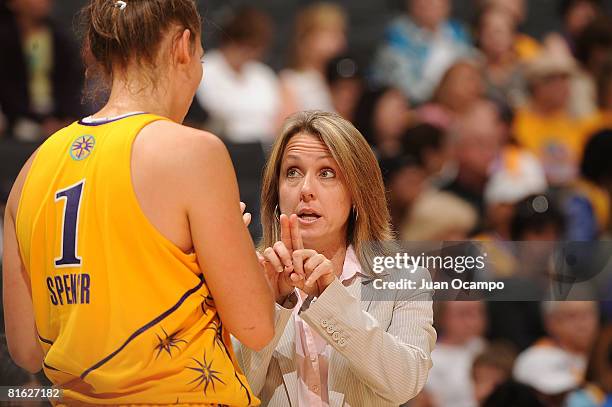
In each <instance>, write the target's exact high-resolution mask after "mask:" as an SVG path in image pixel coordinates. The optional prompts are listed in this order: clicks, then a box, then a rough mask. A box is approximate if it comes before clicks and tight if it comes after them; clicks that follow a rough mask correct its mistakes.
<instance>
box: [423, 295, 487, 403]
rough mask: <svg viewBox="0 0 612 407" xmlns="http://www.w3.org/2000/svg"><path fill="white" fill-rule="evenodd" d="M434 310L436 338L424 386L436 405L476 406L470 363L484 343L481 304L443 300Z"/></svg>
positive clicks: (484, 319) (483, 319) (484, 323)
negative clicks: (431, 362) (431, 364)
mask: <svg viewBox="0 0 612 407" xmlns="http://www.w3.org/2000/svg"><path fill="white" fill-rule="evenodd" d="M436 305H437V306H438V308H437V309H436V310H435V311H436V314H435V316H436V317H437V319H435V320H436V321H437V327H436V328H437V329H439V331H438V332H439V339H438V342H437V343H436V348H435V349H434V350H433V352H432V353H431V358H432V361H433V367H432V368H431V370H430V371H429V379H428V381H427V384H426V385H425V389H427V391H428V393H429V394H430V395H431V396H432V398H433V400H434V404H435V406H437V407H475V406H476V405H477V402H476V399H475V397H474V386H473V384H472V379H471V376H472V373H471V372H472V363H473V361H474V358H475V357H476V356H477V355H478V354H480V353H481V352H482V351H483V350H484V349H485V346H486V342H485V340H484V338H483V334H484V331H485V328H486V325H487V316H486V310H485V306H484V303H482V302H480V301H444V302H438V303H437V304H436Z"/></svg>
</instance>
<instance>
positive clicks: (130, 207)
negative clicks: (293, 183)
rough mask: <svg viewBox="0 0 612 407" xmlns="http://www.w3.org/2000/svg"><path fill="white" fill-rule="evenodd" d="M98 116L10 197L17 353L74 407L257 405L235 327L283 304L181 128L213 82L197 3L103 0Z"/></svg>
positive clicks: (267, 321)
mask: <svg viewBox="0 0 612 407" xmlns="http://www.w3.org/2000/svg"><path fill="white" fill-rule="evenodd" d="M83 16H84V21H85V24H86V25H85V27H86V30H87V32H86V39H85V43H86V45H85V51H86V52H87V53H88V54H89V56H90V59H91V60H93V61H95V63H96V64H97V67H98V68H99V69H100V70H101V72H102V73H103V74H104V76H105V78H107V79H108V80H109V84H110V89H111V92H110V97H109V100H108V103H107V104H106V105H105V106H104V107H103V108H102V110H100V111H99V112H98V113H96V114H94V115H93V116H90V117H88V118H85V119H82V120H80V121H79V122H75V123H74V124H72V125H70V126H68V127H66V128H64V129H62V130H60V131H59V132H57V133H56V134H54V135H53V136H51V137H50V138H49V139H48V140H47V141H46V142H45V143H44V144H43V145H42V146H41V147H40V148H39V149H38V151H37V152H36V153H35V154H34V156H33V157H32V158H30V160H29V161H28V162H27V163H26V165H25V166H24V168H23V170H22V171H21V173H20V175H19V177H18V178H17V180H16V182H15V185H14V187H13V190H12V192H11V194H10V197H9V200H8V205H7V211H6V226H5V245H4V249H5V250H4V254H5V257H4V273H3V284H4V286H3V288H4V290H3V291H4V293H3V294H4V313H5V320H6V336H7V341H8V346H9V349H10V354H11V356H12V357H13V359H14V360H15V362H16V363H18V364H19V365H20V366H22V367H24V368H26V369H27V370H29V371H30V372H36V371H39V370H40V369H41V368H44V371H45V374H46V375H47V377H49V379H50V380H51V381H52V382H53V383H54V384H56V385H58V386H60V387H62V388H63V389H64V397H65V399H64V402H66V404H69V405H74V404H79V403H81V402H82V403H92V404H115V405H116V404H132V403H146V404H153V403H154V404H174V403H177V404H182V403H186V404H192V405H212V404H214V405H219V404H223V405H231V406H247V405H257V404H259V400H257V398H256V397H255V396H254V395H253V393H252V392H251V389H250V388H249V385H248V383H247V381H246V379H245V376H244V375H243V374H242V372H241V371H240V369H239V367H238V365H237V363H236V360H235V357H234V353H233V350H232V347H231V342H230V340H229V336H230V334H232V335H233V336H235V337H236V338H237V339H239V340H240V341H241V342H242V343H243V344H246V346H248V347H250V348H253V349H261V348H263V347H264V346H265V345H266V344H267V343H268V342H269V341H270V340H271V339H272V336H273V299H272V294H271V290H270V287H269V286H268V284H267V282H266V279H265V276H264V273H263V272H262V270H261V268H260V265H259V264H258V261H257V257H256V255H255V248H254V247H253V244H252V242H251V240H250V237H249V235H248V231H247V229H246V228H245V226H244V224H243V220H242V218H241V210H240V207H239V197H238V188H237V182H236V178H235V175H234V172H233V167H232V164H231V161H230V158H229V155H228V153H227V150H226V149H225V147H224V146H223V144H222V142H221V141H220V140H219V139H218V138H216V137H215V136H213V135H212V134H209V133H205V132H202V131H197V130H194V129H191V128H187V127H184V126H182V125H180V124H179V123H181V122H182V121H183V119H184V117H185V115H186V113H187V110H188V108H189V105H190V103H191V101H192V99H193V96H194V94H195V91H196V88H197V87H198V84H199V83H200V81H201V78H202V64H201V61H200V59H201V57H202V54H203V50H202V47H201V44H200V40H199V38H200V29H201V27H200V17H199V15H198V13H197V11H196V7H195V3H194V1H193V0H146V1H144V0H127V1H113V0H110V1H109V0H92V1H90V3H89V4H88V6H86V8H85V9H84V10H83Z"/></svg>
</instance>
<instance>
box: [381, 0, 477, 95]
mask: <svg viewBox="0 0 612 407" xmlns="http://www.w3.org/2000/svg"><path fill="white" fill-rule="evenodd" d="M450 9H451V4H450V0H407V11H408V12H407V14H405V15H402V16H399V17H397V18H396V19H395V20H393V21H392V22H391V24H390V25H389V26H388V27H387V29H386V32H385V40H384V43H383V44H382V46H381V47H380V49H379V51H378V54H377V57H376V61H375V64H374V67H373V68H374V69H373V74H374V80H375V81H376V82H377V83H379V84H383V85H388V86H395V87H397V88H399V89H401V90H402V91H403V92H404V94H405V95H406V97H408V98H409V99H410V100H411V101H413V102H414V103H415V104H419V103H423V102H425V101H427V100H429V98H430V97H431V96H432V94H433V92H434V89H435V88H436V86H437V85H438V82H439V81H440V78H442V75H443V74H444V72H445V71H446V70H447V69H448V68H449V67H450V66H451V65H452V64H453V62H454V61H455V60H457V59H458V58H459V57H463V56H466V55H468V54H470V52H471V47H470V45H469V42H470V39H469V36H468V34H467V32H466V30H465V29H464V28H463V26H462V25H461V24H459V23H458V22H456V21H452V20H449V15H450Z"/></svg>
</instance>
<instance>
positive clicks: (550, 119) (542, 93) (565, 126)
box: [513, 52, 584, 186]
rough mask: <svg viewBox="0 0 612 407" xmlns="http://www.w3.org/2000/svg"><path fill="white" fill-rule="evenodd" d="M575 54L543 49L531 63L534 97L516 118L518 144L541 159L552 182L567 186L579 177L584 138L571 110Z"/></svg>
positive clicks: (531, 88) (530, 81)
mask: <svg viewBox="0 0 612 407" xmlns="http://www.w3.org/2000/svg"><path fill="white" fill-rule="evenodd" d="M575 68H576V66H575V63H574V61H573V59H572V58H571V56H569V55H564V54H562V53H552V52H550V53H547V52H543V53H542V54H541V55H539V56H538V57H537V58H535V59H533V60H532V61H531V62H530V63H529V65H528V66H527V71H526V75H527V80H528V86H529V93H530V100H529V103H528V105H526V106H524V107H522V108H520V109H519V110H518V111H517V113H516V117H515V120H514V129H513V130H514V131H513V133H514V135H515V137H516V140H517V141H518V143H519V144H520V145H521V146H523V147H525V148H527V149H528V150H530V151H532V152H533V153H534V154H535V155H536V156H537V157H538V158H539V159H540V160H541V161H542V165H543V166H544V170H545V172H546V176H547V179H548V182H549V183H550V184H551V185H553V186H562V185H566V184H568V183H569V182H571V181H572V180H573V179H575V177H576V175H577V172H578V171H577V170H578V161H579V158H580V155H581V154H582V148H583V144H584V143H583V140H582V137H581V134H580V127H579V122H578V120H576V119H575V118H574V117H573V116H572V115H571V113H570V111H569V100H570V95H571V94H570V78H571V76H572V74H573V73H574V72H575Z"/></svg>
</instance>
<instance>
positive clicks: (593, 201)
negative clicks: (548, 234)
mask: <svg viewBox="0 0 612 407" xmlns="http://www.w3.org/2000/svg"><path fill="white" fill-rule="evenodd" d="M593 147H596V145H593V144H591V143H589V142H587V145H586V147H585V149H584V153H583V155H582V161H581V164H580V168H581V171H580V176H579V177H577V178H576V180H575V181H574V182H572V183H571V184H570V185H568V187H566V188H564V189H563V191H562V194H561V195H560V197H559V199H561V204H562V205H563V209H564V212H565V215H566V218H567V219H566V221H567V230H566V236H565V237H566V239H567V240H571V241H592V240H596V239H598V238H599V236H601V235H602V233H603V232H604V231H605V230H606V226H607V225H608V222H609V220H610V195H609V193H608V191H606V189H605V188H602V186H601V185H598V184H597V183H596V182H593V180H591V179H588V178H587V177H585V174H584V172H583V169H584V168H585V167H587V168H588V167H589V166H593V165H597V164H596V163H597V162H598V161H599V160H601V153H602V152H601V151H598V150H596V149H595V148H593Z"/></svg>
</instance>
